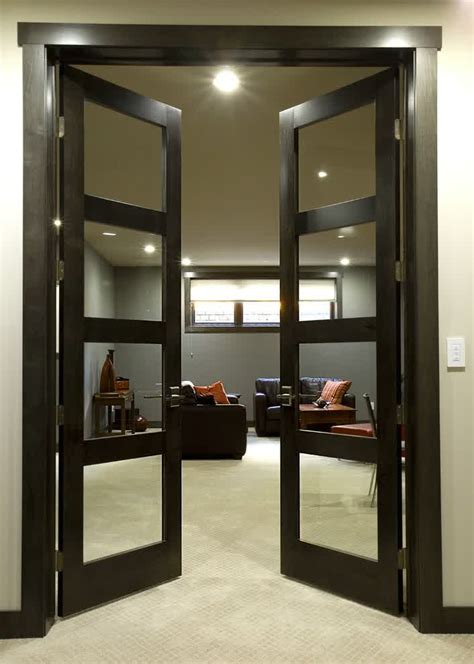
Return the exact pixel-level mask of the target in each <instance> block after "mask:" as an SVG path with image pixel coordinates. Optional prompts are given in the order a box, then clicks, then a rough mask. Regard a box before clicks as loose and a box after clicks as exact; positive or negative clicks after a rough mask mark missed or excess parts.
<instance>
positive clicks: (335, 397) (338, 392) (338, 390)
mask: <svg viewBox="0 0 474 664" xmlns="http://www.w3.org/2000/svg"><path fill="white" fill-rule="evenodd" d="M351 385H352V381H351V380H337V381H336V380H328V381H327V382H326V384H325V386H324V387H323V391H322V392H321V399H324V401H330V402H331V403H341V401H342V397H343V396H344V395H345V393H346V392H347V390H348V389H349V388H350V386H351Z"/></svg>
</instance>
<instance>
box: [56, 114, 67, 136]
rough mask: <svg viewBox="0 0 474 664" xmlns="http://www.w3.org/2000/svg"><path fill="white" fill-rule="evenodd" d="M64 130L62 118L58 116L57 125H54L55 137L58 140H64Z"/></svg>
mask: <svg viewBox="0 0 474 664" xmlns="http://www.w3.org/2000/svg"><path fill="white" fill-rule="evenodd" d="M65 130H66V126H65V124H64V116H63V115H60V116H59V117H58V118H57V124H56V136H57V137H58V138H64V133H65Z"/></svg>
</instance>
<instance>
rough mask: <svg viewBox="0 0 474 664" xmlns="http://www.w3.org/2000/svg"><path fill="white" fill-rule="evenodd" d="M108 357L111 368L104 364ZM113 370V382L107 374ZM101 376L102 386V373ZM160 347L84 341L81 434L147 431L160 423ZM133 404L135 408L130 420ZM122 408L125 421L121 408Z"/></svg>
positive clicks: (134, 434) (93, 435)
mask: <svg viewBox="0 0 474 664" xmlns="http://www.w3.org/2000/svg"><path fill="white" fill-rule="evenodd" d="M108 356H109V357H110V358H111V361H112V364H113V371H111V370H110V369H109V368H108V367H107V366H105V368H104V364H105V363H106V361H107V357H108ZM113 374H115V376H116V382H115V389H113V380H107V377H108V376H111V375H113ZM102 375H103V376H104V380H103V384H102V389H101V376H102ZM162 388H163V386H162V350H161V346H159V345H155V344H128V343H127V344H125V343H115V344H113V343H109V344H107V343H86V344H84V438H85V439H87V438H95V437H101V436H113V435H119V434H121V433H122V432H123V427H124V428H125V434H126V435H128V436H131V440H130V444H131V445H133V437H134V436H136V435H137V433H132V428H133V426H132V425H133V423H134V424H135V430H136V432H141V431H143V430H144V431H146V432H147V433H150V432H154V431H157V430H161V427H162V400H163V399H162V395H163V390H162ZM132 406H133V407H134V411H135V418H134V422H132V415H131V413H132ZM123 408H125V422H123V419H122V414H123V413H122V409H123Z"/></svg>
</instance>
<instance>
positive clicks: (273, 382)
mask: <svg viewBox="0 0 474 664" xmlns="http://www.w3.org/2000/svg"><path fill="white" fill-rule="evenodd" d="M255 390H256V392H262V393H263V394H266V396H267V401H268V406H278V405H279V403H278V398H277V396H278V394H280V379H279V378H257V380H256V381H255Z"/></svg>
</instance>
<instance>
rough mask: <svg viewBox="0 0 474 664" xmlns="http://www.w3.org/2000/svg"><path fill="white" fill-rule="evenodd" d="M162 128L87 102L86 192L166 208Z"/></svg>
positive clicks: (126, 201) (85, 137) (149, 206)
mask: <svg viewBox="0 0 474 664" xmlns="http://www.w3.org/2000/svg"><path fill="white" fill-rule="evenodd" d="M162 144H163V129H162V128H161V127H158V126H155V125H151V124H149V123H148V122H143V121H142V120H136V119H135V118H131V117H129V116H127V115H122V114H121V113H118V112H117V111H112V110H111V109H109V108H105V107H103V106H99V105H98V104H94V103H92V102H86V103H85V104H84V183H85V193H86V194H91V195H94V196H100V197H102V198H110V199H112V200H119V201H123V202H125V203H131V204H133V205H139V206H141V207H146V208H152V209H154V210H162V209H163V195H162V190H163V186H162V178H163V169H162Z"/></svg>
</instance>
